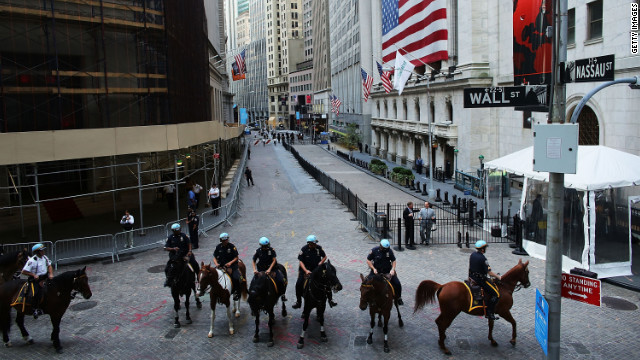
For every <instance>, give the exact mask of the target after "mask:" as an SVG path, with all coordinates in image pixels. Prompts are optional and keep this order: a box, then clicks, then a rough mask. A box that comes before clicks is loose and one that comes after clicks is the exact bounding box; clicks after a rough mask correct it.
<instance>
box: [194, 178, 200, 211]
mask: <svg viewBox="0 0 640 360" xmlns="http://www.w3.org/2000/svg"><path fill="white" fill-rule="evenodd" d="M201 191H202V186H201V185H200V184H198V183H194V184H193V193H194V194H196V207H195V209H197V208H198V207H200V192H201Z"/></svg>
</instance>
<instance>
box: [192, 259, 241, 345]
mask: <svg viewBox="0 0 640 360" xmlns="http://www.w3.org/2000/svg"><path fill="white" fill-rule="evenodd" d="M228 270H231V269H228ZM238 271H240V275H242V280H241V281H240V291H241V292H242V299H243V300H246V299H247V294H248V290H247V281H246V272H247V269H246V267H245V265H244V263H243V262H242V260H238ZM198 278H199V279H200V281H199V282H200V296H204V293H205V291H206V290H207V288H209V287H211V291H209V299H210V301H211V326H210V327H209V334H208V336H209V337H210V338H212V337H213V322H214V320H215V319H216V305H217V304H222V305H224V306H226V307H227V319H229V334H231V335H233V333H234V329H233V317H232V316H231V313H232V312H234V313H235V315H236V317H240V299H238V300H237V301H233V310H231V302H232V298H231V294H232V293H233V292H234V291H235V289H233V282H232V281H231V275H230V274H229V273H228V272H226V271H224V270H221V269H220V268H215V267H212V266H211V264H209V265H205V264H204V262H203V263H201V264H200V274H199V275H198Z"/></svg>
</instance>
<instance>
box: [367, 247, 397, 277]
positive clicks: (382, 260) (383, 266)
mask: <svg viewBox="0 0 640 360" xmlns="http://www.w3.org/2000/svg"><path fill="white" fill-rule="evenodd" d="M367 260H369V261H371V262H372V263H373V267H374V268H375V269H376V270H378V272H379V273H382V274H388V273H389V272H391V269H393V262H394V261H396V256H395V255H394V254H393V250H391V249H387V250H386V251H383V250H382V249H381V248H380V247H379V246H376V247H374V248H373V249H371V252H370V253H369V255H368V256H367Z"/></svg>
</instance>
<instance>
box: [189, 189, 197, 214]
mask: <svg viewBox="0 0 640 360" xmlns="http://www.w3.org/2000/svg"><path fill="white" fill-rule="evenodd" d="M196 205H197V201H196V193H195V192H193V187H191V188H189V191H188V192H187V207H190V208H194V209H195V208H196Z"/></svg>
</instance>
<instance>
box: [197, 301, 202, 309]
mask: <svg viewBox="0 0 640 360" xmlns="http://www.w3.org/2000/svg"><path fill="white" fill-rule="evenodd" d="M196 307H197V308H198V309H202V303H201V302H199V301H198V303H197V304H196Z"/></svg>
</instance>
